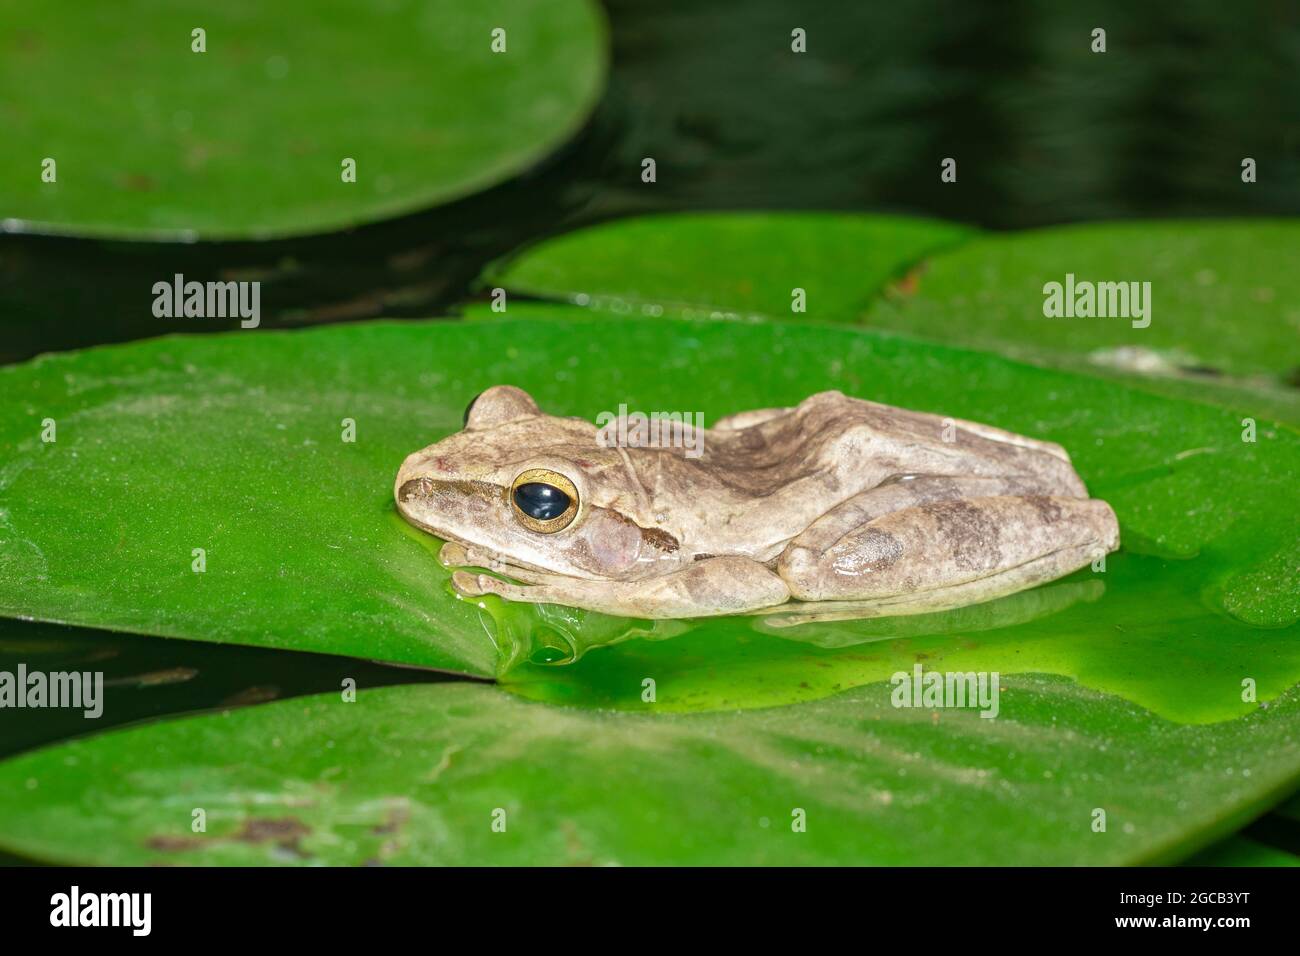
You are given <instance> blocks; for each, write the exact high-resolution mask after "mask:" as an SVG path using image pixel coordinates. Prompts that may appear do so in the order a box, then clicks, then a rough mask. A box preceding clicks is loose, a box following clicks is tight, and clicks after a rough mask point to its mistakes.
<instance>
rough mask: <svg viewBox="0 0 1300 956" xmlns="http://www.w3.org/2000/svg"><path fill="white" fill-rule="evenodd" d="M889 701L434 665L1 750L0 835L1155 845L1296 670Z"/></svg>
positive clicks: (230, 854) (42, 853) (99, 850)
mask: <svg viewBox="0 0 1300 956" xmlns="http://www.w3.org/2000/svg"><path fill="white" fill-rule="evenodd" d="M890 698H891V687H890V686H889V685H888V684H877V685H873V686H871V687H864V688H859V689H857V690H854V691H849V692H846V693H844V694H839V695H836V696H834V697H831V698H828V699H825V700H821V701H816V702H812V703H807V704H797V705H793V706H789V707H781V708H775V709H770V710H754V711H746V712H744V713H740V714H735V713H731V714H692V715H672V714H663V715H647V714H639V715H638V714H615V713H601V712H592V711H583V710H572V709H568V708H562V707H548V706H544V705H539V704H531V703H527V702H523V701H518V700H515V699H513V698H511V697H510V696H509V695H507V694H503V693H501V692H500V691H499V690H497V689H494V688H491V687H482V686H473V685H466V684H442V685H436V686H425V687H392V688H384V689H379V690H373V691H371V690H366V689H362V690H361V692H360V694H359V696H358V698H357V700H356V702H354V703H345V702H343V701H342V700H341V698H340V697H339V696H338V695H333V694H331V695H322V696H319V697H312V698H304V699H298V700H291V701H283V702H278V703H274V704H267V705H263V706H259V707H253V708H247V709H244V710H240V711H235V712H229V713H224V714H218V715H211V716H205V717H199V718H191V719H183V720H177V721H171V722H168V723H163V724H155V725H150V726H144V727H139V728H134V729H129V730H126V731H115V732H111V733H108V734H104V735H99V736H97V737H94V738H90V739H87V740H80V741H72V742H70V743H67V744H63V745H60V746H57V747H52V748H50V749H47V750H42V751H37V752H35V753H32V754H30V755H26V756H23V757H18V758H15V759H13V760H10V761H7V762H6V763H4V764H0V844H2V845H3V846H5V847H6V848H7V849H9V850H11V851H14V852H16V853H21V854H23V855H25V856H30V857H36V858H40V859H47V860H54V861H59V862H76V863H114V864H157V863H205V864H215V863H220V864H236V865H240V864H266V863H285V864H313V863H316V864H319V863H326V864H361V863H391V864H423V863H462V864H463V863H469V864H521V863H524V864H558V863H569V864H609V863H626V864H664V863H674V864H695V863H708V864H755V863H764V864H767V863H788V864H827V863H870V864H972V863H980V864H1000V863H1022V864H1061V863H1091V864H1114V863H1138V862H1159V861H1163V860H1168V859H1173V858H1177V857H1178V856H1180V855H1182V854H1184V853H1186V852H1187V850H1189V849H1194V848H1196V847H1197V846H1199V845H1200V844H1202V843H1204V842H1206V841H1208V840H1210V839H1212V838H1213V837H1215V836H1218V835H1220V834H1222V833H1224V832H1226V831H1228V830H1230V829H1231V828H1232V827H1234V826H1236V825H1239V824H1240V823H1242V822H1244V820H1245V819H1247V818H1248V817H1249V816H1250V815H1251V814H1253V813H1256V812H1258V811H1259V810H1260V809H1262V808H1263V807H1264V806H1266V805H1267V803H1268V802H1269V801H1270V800H1273V799H1276V796H1277V795H1278V794H1280V793H1282V792H1285V790H1286V789H1287V788H1288V787H1289V786H1291V785H1292V784H1293V782H1294V778H1295V776H1296V771H1297V769H1298V768H1300V738H1298V737H1297V733H1296V727H1297V718H1300V700H1297V694H1296V692H1294V691H1293V692H1291V693H1289V694H1288V695H1287V696H1286V697H1285V698H1282V699H1280V700H1278V701H1276V702H1274V704H1273V705H1272V706H1271V707H1269V708H1268V709H1267V710H1262V711H1259V712H1257V713H1254V714H1252V715H1250V716H1248V717H1243V718H1240V719H1237V720H1233V721H1229V722H1226V723H1220V724H1214V725H1211V726H1206V727H1188V726H1177V725H1173V724H1170V723H1168V722H1166V721H1164V720H1161V719H1160V718H1157V717H1154V716H1152V715H1151V714H1149V713H1147V712H1145V711H1143V710H1141V709H1140V708H1137V707H1134V706H1133V705H1131V704H1127V703H1125V702H1124V701H1122V700H1118V699H1115V698H1110V697H1106V696H1103V695H1100V694H1097V693H1094V692H1092V691H1087V690H1084V689H1082V688H1079V687H1078V686H1077V685H1074V684H1072V683H1070V682H1069V681H1065V680H1062V679H1060V678H1043V677H1023V678H1018V679H1014V680H1011V681H1008V682H1007V686H1005V687H1004V688H1003V690H1002V693H1001V712H1000V714H999V716H998V717H997V718H996V719H992V720H986V719H983V718H981V717H979V716H978V714H977V713H976V712H975V711H972V710H960V711H943V712H940V711H935V710H929V709H912V708H895V707H894V706H892V705H891V700H890ZM87 807H93V810H94V812H90V813H88V812H87V809H86V808H87ZM198 809H201V810H203V811H204V813H205V815H206V831H205V832H202V833H195V832H194V831H193V820H194V811H195V810H198ZM799 810H802V811H803V815H804V816H803V819H804V822H805V824H806V829H805V831H804V832H795V828H794V823H795V821H796V819H797V811H799ZM1098 811H1104V814H1105V830H1104V832H1097V830H1096V829H1095V823H1096V821H1100V820H1101V819H1102V818H1101V816H1100V815H1099V814H1098ZM503 814H504V815H503ZM494 819H495V820H497V821H501V820H503V821H504V824H505V829H504V832H498V831H499V827H498V829H497V830H494V828H493V823H494Z"/></svg>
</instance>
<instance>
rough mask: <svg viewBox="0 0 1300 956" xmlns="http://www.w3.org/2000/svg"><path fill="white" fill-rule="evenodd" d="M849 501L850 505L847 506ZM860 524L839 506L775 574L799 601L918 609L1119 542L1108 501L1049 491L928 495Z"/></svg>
mask: <svg viewBox="0 0 1300 956" xmlns="http://www.w3.org/2000/svg"><path fill="white" fill-rule="evenodd" d="M841 507H843V506H841ZM857 507H858V508H859V510H862V512H863V513H862V514H861V515H860V516H859V517H860V518H863V519H865V520H862V521H861V522H860V523H857V524H854V523H853V521H852V518H853V515H852V514H851V513H849V512H845V511H842V510H841V509H836V510H835V511H832V512H830V513H829V514H827V515H826V516H825V517H824V518H822V519H821V520H820V521H817V522H815V523H814V524H813V525H811V526H810V527H809V529H808V530H807V531H805V532H804V533H803V534H801V535H800V536H799V537H797V538H795V539H794V540H793V541H792V542H791V543H790V545H789V546H787V548H786V550H785V551H784V552H783V553H782V554H781V557H780V558H779V560H778V561H777V570H778V572H779V573H780V575H781V577H782V578H784V579H785V581H786V583H787V584H789V586H790V593H791V594H792V595H793V596H794V597H795V598H796V599H798V600H801V601H855V602H856V601H866V602H870V604H871V606H872V607H874V608H876V609H878V610H879V612H880V613H881V614H917V613H921V612H924V611H936V610H945V609H949V608H954V607H960V606H962V605H964V604H974V603H977V602H980V601H987V600H990V599H992V598H995V597H1001V596H1002V595H1004V594H1011V593H1013V592H1015V591H1019V590H1022V589H1024V588H1028V587H1033V586H1034V585H1036V584H1041V583H1043V582H1045V581H1051V580H1054V579H1056V578H1059V577H1062V576H1064V575H1066V574H1069V573H1070V572H1071V571H1075V570H1077V569H1078V568H1081V567H1083V566H1084V565H1086V564H1088V563H1089V562H1091V561H1093V560H1095V559H1096V558H1098V557H1100V556H1101V555H1104V554H1106V553H1108V552H1110V551H1114V550H1115V549H1116V548H1117V547H1118V546H1119V527H1118V524H1117V523H1116V521H1115V513H1114V512H1113V511H1111V508H1110V505H1108V504H1106V502H1104V501H1099V500H1096V499H1089V498H1070V497H1055V496H1048V495H1025V496H1014V495H992V496H988V497H973V498H968V497H959V498H949V499H932V500H922V501H921V503H919V504H916V505H913V506H911V507H905V508H902V509H901V510H898V511H889V512H887V513H885V514H881V515H879V516H876V517H873V516H872V514H871V511H870V509H863V506H862V505H858V506H857Z"/></svg>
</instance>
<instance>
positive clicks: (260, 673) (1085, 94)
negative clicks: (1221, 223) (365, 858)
mask: <svg viewBox="0 0 1300 956" xmlns="http://www.w3.org/2000/svg"><path fill="white" fill-rule="evenodd" d="M606 6H607V8H608V10H609V13H610V18H611V21H612V29H613V37H612V40H613V56H612V61H613V67H612V74H611V76H610V79H609V85H608V89H607V92H606V94H605V96H604V98H603V100H602V102H601V104H600V106H599V108H598V110H597V112H596V114H595V115H594V116H593V118H592V119H591V121H590V123H589V124H588V125H587V127H586V128H585V129H584V130H583V132H582V133H581V134H580V135H579V136H578V137H577V138H576V140H575V141H574V142H572V143H571V144H569V145H568V146H567V147H565V148H564V149H563V150H561V151H560V152H559V153H558V154H557V155H555V156H553V157H551V158H550V159H549V160H547V161H546V162H545V163H544V164H542V165H541V166H540V167H538V168H536V169H533V170H531V171H529V172H528V173H527V174H525V175H522V176H520V177H518V178H516V179H514V180H512V181H510V182H507V183H505V184H503V185H501V186H499V187H497V188H495V189H492V190H489V191H487V192H485V193H482V194H480V195H478V196H476V197H472V198H470V199H467V200H464V201H461V202H458V203H455V204H452V205H450V206H447V207H443V208H440V209H437V210H432V211H429V212H426V213H422V214H419V215H413V216H408V217H405V218H402V219H399V220H395V221H391V222H387V223H382V224H378V225H373V226H368V227H364V228H358V229H355V230H351V231H348V232H344V233H339V234H332V235H325V236H319V237H310V238H305V239H296V240H289V241H281V242H268V243H210V244H209V243H204V244H196V245H189V246H185V245H166V244H153V243H128V242H105V241H93V240H76V239H68V238H49V237H39V236H0V329H2V331H0V361H15V360H20V359H23V358H26V357H29V356H31V355H34V354H37V353H39V352H43V351H50V350H60V349H69V348H77V347H82V346H87V345H92V344H97V343H104V342H119V341H127V340H131V339H135V338H140V337H145V336H152V335H158V334H162V333H166V332H173V331H189V332H196V331H215V330H219V329H220V328H222V326H221V325H220V323H219V322H213V321H207V320H205V321H204V323H203V325H202V326H197V325H195V324H193V320H190V321H189V322H187V321H186V320H164V319H156V318H154V317H153V315H152V314H151V310H150V305H151V303H152V293H151V287H152V285H153V283H154V282H155V281H156V280H157V278H158V277H159V276H166V275H170V274H172V273H174V272H182V273H184V274H185V275H186V277H187V278H191V279H198V280H200V281H204V280H208V279H217V278H221V279H260V280H261V281H262V283H263V296H262V306H263V326H264V327H293V326H302V325H311V324H318V323H325V322H335V321H354V320H359V319H366V318H369V317H374V316H379V315H383V316H388V317H417V316H418V317H424V316H428V315H437V314H454V313H455V307H456V305H457V303H461V302H463V301H465V300H466V299H468V298H472V297H475V296H476V295H478V294H479V290H477V289H476V287H475V277H476V275H478V273H479V271H480V270H481V268H482V266H483V265H484V264H485V263H486V262H488V261H490V260H492V259H494V258H496V257H498V256H501V255H504V254H505V253H507V252H509V251H510V250H512V249H516V248H518V247H519V246H521V245H523V244H525V243H528V242H531V241H534V240H536V239H538V238H540V237H543V236H546V235H549V234H552V233H555V232H562V231H565V230H568V229H571V228H573V227H575V226H578V225H581V224H584V223H590V222H595V221H599V220H602V219H606V218H610V217H614V216H619V215H627V214H634V213H637V212H645V211H664V210H676V209H700V208H715V209H716V208H828V209H845V210H864V211H867V210H869V211H886V212H902V213H913V214H924V215H933V216H938V217H942V218H946V219H952V220H960V221H964V222H969V223H974V224H978V225H980V226H983V227H986V228H991V229H1012V228H1023V227H1030V226H1038V225H1045V224H1052V223H1061V222H1073V221H1081V220H1088V219H1114V218H1129V217H1182V216H1209V217H1222V216H1266V215H1267V216H1274V215H1296V214H1297V213H1300V110H1297V104H1300V4H1296V3H1292V2H1237V3H1232V4H1224V3H1221V2H1218V0H1213V2H1211V0H1181V2H1176V3H1175V2H1170V3H1163V2H1161V3H1157V2H1143V3H1134V2H1132V0H1111V2H1091V3H1064V2H1059V0H998V2H989V3H978V2H972V0H953V2H941V0H916V2H888V3H885V2H865V0H858V2H818V3H794V2H776V0H608V2H607V4H606ZM795 26H800V27H803V28H804V29H805V30H807V33H808V37H809V52H808V53H807V54H806V55H805V56H803V57H800V58H796V59H795V60H794V62H793V63H792V58H791V56H790V54H789V53H788V49H789V36H790V30H791V29H792V28H793V27H795ZM1097 26H1101V27H1104V28H1105V29H1106V30H1107V34H1108V48H1109V49H1108V52H1107V53H1105V54H1103V55H1094V54H1092V53H1091V52H1090V51H1089V48H1088V45H1089V34H1090V32H1091V30H1092V29H1093V28H1094V27H1097ZM5 95H21V93H20V92H18V91H5ZM646 156H652V157H654V158H655V159H656V162H657V166H658V181H657V182H656V183H654V184H653V185H647V184H644V183H642V182H641V181H640V162H641V159H642V158H643V157H646ZM946 156H952V157H956V158H957V159H958V163H959V180H958V182H957V183H956V184H942V183H941V182H940V180H939V163H940V160H941V159H942V158H943V157H946ZM1245 156H1250V157H1253V158H1255V159H1256V160H1257V162H1258V167H1259V181H1258V182H1257V183H1255V184H1253V185H1244V184H1242V183H1241V181H1240V163H1241V159H1242V157H1245ZM234 325H235V321H234V320H232V322H231V323H230V327H233V326H234ZM20 660H22V661H26V662H27V663H28V664H29V665H30V666H36V662H37V661H38V660H39V662H40V666H41V667H42V668H44V669H49V670H58V669H75V668H77V667H78V666H79V665H84V664H85V663H87V662H89V661H91V660H93V661H94V663H95V667H94V669H102V670H105V671H106V676H107V677H108V679H109V680H118V681H120V683H118V684H116V685H114V686H113V687H111V688H109V697H108V700H109V702H110V703H109V706H108V707H107V708H106V715H105V717H104V718H103V719H102V720H99V721H85V720H83V719H82V718H81V717H80V716H79V715H76V714H65V713H61V712H57V711H42V712H39V713H38V714H37V715H35V716H33V713H34V712H21V711H9V712H6V714H5V717H4V723H3V725H2V727H3V733H2V734H0V756H3V755H5V754H10V753H14V752H17V751H20V750H24V749H27V748H30V747H34V746H38V745H40V744H43V743H48V742H51V741H53V740H56V739H61V738H63V737H66V736H69V735H73V734H77V733H82V732H86V731H87V730H88V729H93V730H103V729H105V727H107V726H109V725H110V724H112V723H120V722H134V721H139V720H144V719H150V718H155V717H158V716H161V715H163V714H171V713H178V712H186V711H193V710H200V709H207V708H213V707H218V706H230V705H238V704H241V703H254V702H257V701H259V700H265V699H269V698H270V697H271V696H279V697H284V696H291V695H295V694H305V693H313V692H319V691H327V690H337V689H338V688H339V685H340V681H341V680H342V679H343V678H344V677H348V676H350V677H353V678H355V679H357V680H358V683H359V684H362V685H363V686H375V685H378V684H384V683H393V682H399V681H407V680H413V679H420V680H436V679H440V678H438V677H437V676H436V675H428V674H420V673H418V672H414V671H408V670H399V669H396V668H390V667H383V666H380V665H373V664H359V663H358V662H355V661H351V660H347V659H342V658H331V657H327V656H323V655H305V654H291V653H283V652H275V651H268V650H257V649H245V648H232V647H215V646H210V645H204V644H198V643H186V642H175V641H161V640H149V639H144V638H134V637H129V636H120V635H105V634H100V633H97V632H93V631H88V630H84V629H76V628H63V627H57V626H53V625H37V624H29V623H22V622H5V623H3V624H2V625H0V669H10V668H12V667H13V666H14V665H16V663H17V662H18V661H20ZM142 675H143V676H142Z"/></svg>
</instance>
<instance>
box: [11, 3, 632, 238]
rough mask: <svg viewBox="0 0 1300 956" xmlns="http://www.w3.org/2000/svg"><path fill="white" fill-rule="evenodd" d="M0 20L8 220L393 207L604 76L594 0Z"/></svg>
mask: <svg viewBox="0 0 1300 956" xmlns="http://www.w3.org/2000/svg"><path fill="white" fill-rule="evenodd" d="M0 18H2V19H3V20H4V22H5V25H6V30H5V35H4V38H3V39H2V40H0V53H2V54H3V55H0V86H3V87H4V88H7V89H13V90H18V89H21V90H23V95H22V96H21V97H17V96H10V97H6V98H5V100H4V102H3V104H0V126H3V128H4V130H5V149H4V150H3V151H2V152H0V219H3V220H4V221H5V222H4V224H5V228H6V229H9V230H11V231H12V230H16V229H20V230H30V231H41V232H60V233H71V234H76V235H94V236H109V237H128V238H168V239H174V238H203V239H216V238H264V237H269V236H284V235H297V234H303V233H313V232H324V231H328V230H334V229H339V228H342V227H346V226H351V225H355V224H358V223H364V222H373V221H375V220H379V219H384V218H387V217H392V216H397V215H401V214H403V213H407V212H411V211H414V210H417V209H421V208H424V207H428V206H431V205H434V204H436V203H440V202H445V201H447V200H450V199H454V198H457V197H460V196H464V195H466V194H468V193H471V192H474V191H477V190H480V189H483V188H485V187H487V186H491V185H493V184H495V183H498V182H501V181H502V180H504V179H506V178H508V177H510V176H512V175H514V174H516V173H518V172H520V171H522V170H523V169H525V168H527V167H528V166H530V165H532V164H533V163H536V162H537V161H538V160H540V159H541V158H542V157H544V156H545V155H546V154H548V153H549V152H551V151H552V150H554V149H555V148H556V147H557V146H558V145H559V144H560V143H562V142H563V141H564V140H566V139H568V138H569V137H570V136H571V135H572V134H573V133H574V132H575V131H576V130H577V129H578V128H579V126H581V124H582V123H583V122H584V121H585V119H586V117H587V116H588V114H589V113H590V112H591V110H592V108H593V106H594V104H595V102H596V99H597V97H598V96H599V94H600V91H601V88H602V85H603V80H604V72H605V59H606V50H605V44H606V38H605V23H604V19H603V15H602V14H601V12H600V10H599V8H598V6H597V5H596V4H595V3H593V2H591V0H550V2H547V3H545V4H540V3H533V2H528V0H477V2H475V3H463V2H459V0H429V2H415V0H394V2H389V3H383V4H374V3H367V2H364V0H314V2H310V3H308V2H300V0H295V2H288V0H286V2H279V3H272V4H258V5H249V4H233V5H232V4H210V3H200V2H195V0H184V2H164V0H126V2H122V3H115V4H107V5H78V6H75V7H67V8H62V12H60V9H51V8H49V7H48V6H41V5H33V4H30V3H21V2H18V0H0ZM498 28H500V29H503V30H505V31H506V33H505V52H503V53H495V52H493V50H492V42H493V35H492V31H493V30H495V29H498ZM196 29H202V30H204V31H206V34H205V36H204V38H203V40H204V47H205V51H204V52H195V51H194V49H193V48H194V46H195V44H196V43H197V40H196V39H195V38H194V37H193V35H192V31H194V30H196ZM46 159H52V160H54V162H55V164H56V165H55V168H54V171H55V174H56V177H57V178H56V180H55V181H54V182H48V181H46V180H45V178H43V164H44V162H45V160H46ZM345 159H352V160H354V161H355V164H356V181H355V182H344V181H343V175H342V174H343V163H344V160H345Z"/></svg>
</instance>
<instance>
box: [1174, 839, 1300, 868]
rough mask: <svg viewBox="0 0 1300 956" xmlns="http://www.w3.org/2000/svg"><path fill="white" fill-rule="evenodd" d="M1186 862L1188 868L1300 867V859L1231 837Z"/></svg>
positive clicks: (1273, 848) (1290, 854) (1253, 841)
mask: <svg viewBox="0 0 1300 956" xmlns="http://www.w3.org/2000/svg"><path fill="white" fill-rule="evenodd" d="M1186 862H1187V865H1188V866H1300V857H1297V856H1295V855H1294V854H1292V853H1287V852H1286V851H1285V850H1279V849H1277V848H1276V847H1271V846H1269V845H1268V844H1266V843H1258V842H1256V841H1255V840H1251V839H1249V838H1248V837H1242V836H1231V837H1228V839H1226V840H1223V841H1222V842H1219V843H1216V844H1214V846H1211V847H1206V848H1205V849H1204V850H1202V851H1201V852H1200V853H1198V854H1196V855H1195V856H1193V857H1192V858H1191V859H1189V860H1187V861H1186Z"/></svg>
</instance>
